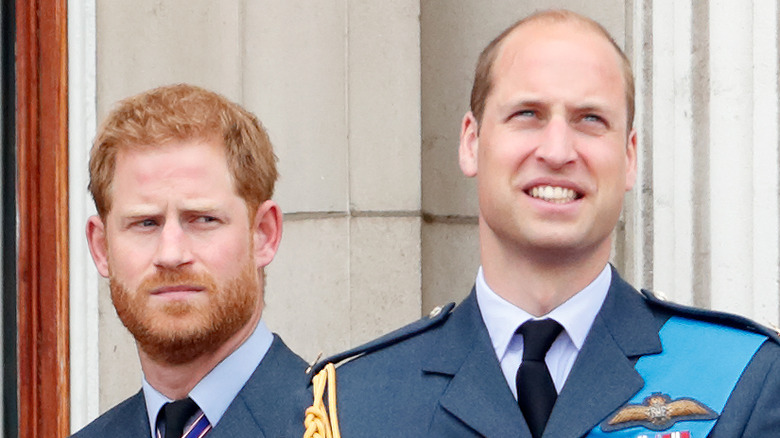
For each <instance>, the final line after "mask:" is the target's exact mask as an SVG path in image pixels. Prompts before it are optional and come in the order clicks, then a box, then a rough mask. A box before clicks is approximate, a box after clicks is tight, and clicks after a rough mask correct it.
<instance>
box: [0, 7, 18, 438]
mask: <svg viewBox="0 0 780 438" xmlns="http://www.w3.org/2000/svg"><path fill="white" fill-rule="evenodd" d="M1 13H2V32H0V44H1V45H2V55H0V56H2V69H0V84H1V85H0V106H2V121H1V122H0V136H2V141H3V146H2V151H1V152H0V192H1V193H2V201H1V202H0V208H2V214H0V282H1V284H2V293H0V308H2V311H1V312H0V321H2V335H0V345H2V369H3V373H2V377H1V379H2V380H0V385H1V386H0V387H2V392H3V394H2V412H3V415H2V421H3V424H2V429H0V430H1V431H2V436H3V437H5V438H16V437H17V436H18V430H19V422H18V418H19V415H18V400H17V373H16V370H17V357H16V333H17V329H16V178H15V175H16V171H15V169H16V138H15V137H16V136H15V126H16V106H15V100H16V99H15V97H16V84H15V80H14V46H15V24H14V21H15V20H14V2H10V1H4V2H2V12H1Z"/></svg>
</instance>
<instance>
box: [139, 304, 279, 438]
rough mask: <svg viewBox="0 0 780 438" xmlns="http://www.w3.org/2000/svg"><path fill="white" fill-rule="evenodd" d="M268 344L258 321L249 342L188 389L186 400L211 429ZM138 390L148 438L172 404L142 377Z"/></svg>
mask: <svg viewBox="0 0 780 438" xmlns="http://www.w3.org/2000/svg"><path fill="white" fill-rule="evenodd" d="M272 342H273V334H271V332H270V331H269V330H268V327H267V326H266V325H265V323H264V322H263V320H262V319H261V320H260V322H258V324H257V327H255V330H254V331H253V332H252V334H251V335H250V336H249V338H247V339H246V341H244V343H242V344H241V345H240V346H239V347H238V348H237V349H236V350H235V351H234V352H233V353H231V354H230V355H229V356H228V357H226V358H225V359H223V360H222V362H220V363H219V364H217V366H216V367H214V369H213V370H211V371H210V372H209V373H208V374H206V376H205V377H204V378H203V379H201V381H200V382H198V384H197V385H195V387H194V388H192V391H190V393H189V396H190V398H192V399H193V400H194V401H195V403H197V404H198V407H200V409H201V410H202V411H203V413H204V414H205V415H206V418H207V419H208V420H209V423H211V425H212V426H216V425H217V423H218V422H219V420H220V419H221V418H222V415H224V413H225V411H226V410H227V408H228V406H230V403H232V402H233V399H234V398H236V395H238V392H239V391H241V388H243V387H244V384H246V382H247V381H248V380H249V377H251V376H252V373H253V372H254V371H255V368H257V366H258V365H259V364H260V361H262V360H263V357H265V355H266V353H267V352H268V349H269V348H271V343H272ZM141 386H142V389H143V394H144V399H145V400H146V413H147V415H148V416H149V426H150V428H151V432H152V435H151V436H153V437H154V436H156V434H155V428H156V422H157V414H158V413H159V412H160V409H162V407H163V405H164V404H165V403H168V402H170V401H172V400H170V399H169V398H168V397H166V396H164V395H163V394H161V393H160V392H159V391H157V390H156V389H154V388H153V387H152V385H150V384H149V382H147V381H146V377H144V378H143V381H142V384H141Z"/></svg>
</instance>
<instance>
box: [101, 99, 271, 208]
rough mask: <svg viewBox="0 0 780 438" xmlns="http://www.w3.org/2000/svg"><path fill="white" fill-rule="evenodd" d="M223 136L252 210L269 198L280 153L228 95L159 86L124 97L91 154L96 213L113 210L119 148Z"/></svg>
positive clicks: (235, 177)
mask: <svg viewBox="0 0 780 438" xmlns="http://www.w3.org/2000/svg"><path fill="white" fill-rule="evenodd" d="M210 139H216V140H221V141H222V143H223V145H224V147H225V156H226V158H227V165H228V169H230V173H231V175H232V177H233V182H234V184H235V190H236V193H237V194H238V195H239V196H240V197H241V198H243V199H244V201H245V202H246V204H247V207H248V208H249V211H250V214H253V213H254V210H256V209H257V207H258V206H259V205H260V204H261V203H262V202H264V201H266V200H268V199H270V198H271V196H272V195H273V192H274V184H275V183H276V179H277V176H278V175H277V171H276V156H275V155H274V152H273V147H272V146H271V142H270V140H269V139H268V134H267V133H266V131H265V129H264V128H263V125H262V124H261V123H260V121H259V120H257V117H255V116H254V115H253V114H252V113H250V112H249V111H247V110H245V109H244V108H242V107H241V106H239V105H238V104H236V103H233V102H231V101H229V100H228V99H226V98H225V97H223V96H221V95H219V94H217V93H214V92H212V91H209V90H205V89H203V88H200V87H196V86H193V85H187V84H176V85H169V86H164V87H159V88H155V89H152V90H149V91H146V92H143V93H141V94H138V95H135V96H132V97H129V98H127V99H124V100H122V101H120V102H119V103H118V104H117V106H116V107H115V108H114V109H113V110H112V111H111V113H110V114H109V115H108V117H106V119H105V120H104V121H103V123H102V124H101V126H100V128H99V129H98V133H97V136H96V137H95V143H94V145H93V147H92V151H91V152H90V158H89V191H90V192H91V193H92V198H93V199H94V201H95V206H96V207H97V211H98V214H99V215H100V217H102V218H105V217H106V215H107V214H108V212H109V211H111V183H112V179H113V175H114V169H115V167H116V156H117V152H118V151H119V150H121V149H124V148H135V147H158V146H161V145H164V144H166V143H169V142H171V141H186V140H210Z"/></svg>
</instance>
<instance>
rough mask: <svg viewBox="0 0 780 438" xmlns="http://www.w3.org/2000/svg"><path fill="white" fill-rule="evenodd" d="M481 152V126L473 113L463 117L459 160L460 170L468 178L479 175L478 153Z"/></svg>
mask: <svg viewBox="0 0 780 438" xmlns="http://www.w3.org/2000/svg"><path fill="white" fill-rule="evenodd" d="M478 152H479V124H478V122H477V119H475V118H474V114H472V113H471V111H469V112H467V113H466V115H465V116H463V122H462V123H461V124H460V147H459V148H458V159H459V162H460V170H461V171H462V172H463V174H464V175H466V176H468V177H474V176H476V175H477V153H478Z"/></svg>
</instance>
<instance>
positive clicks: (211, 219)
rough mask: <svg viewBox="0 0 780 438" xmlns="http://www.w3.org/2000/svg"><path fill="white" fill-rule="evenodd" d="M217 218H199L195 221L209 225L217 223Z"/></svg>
mask: <svg viewBox="0 0 780 438" xmlns="http://www.w3.org/2000/svg"><path fill="white" fill-rule="evenodd" d="M216 221H217V218H215V217H214V216H198V217H197V218H196V219H195V222H202V223H209V222H216Z"/></svg>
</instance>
